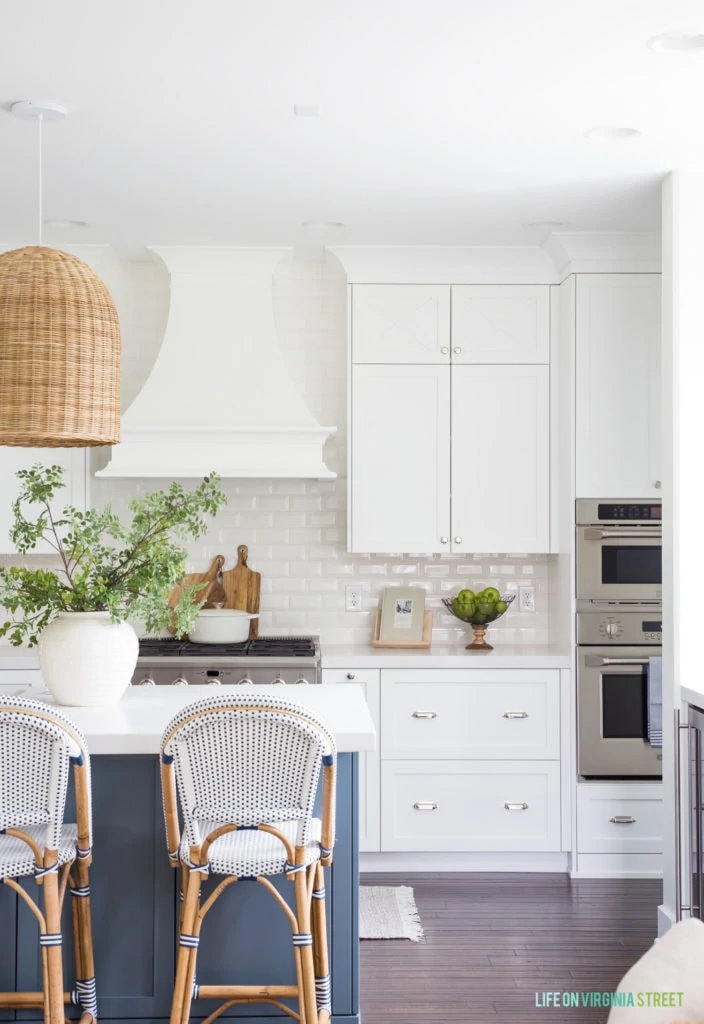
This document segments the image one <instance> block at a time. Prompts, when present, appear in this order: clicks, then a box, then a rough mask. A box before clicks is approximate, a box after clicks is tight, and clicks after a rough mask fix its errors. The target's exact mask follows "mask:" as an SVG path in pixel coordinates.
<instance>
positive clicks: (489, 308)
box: [452, 284, 550, 364]
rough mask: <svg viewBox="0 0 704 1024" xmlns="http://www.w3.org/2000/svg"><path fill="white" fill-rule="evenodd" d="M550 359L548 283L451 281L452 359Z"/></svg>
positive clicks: (500, 361)
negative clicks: (457, 282) (470, 282)
mask: <svg viewBox="0 0 704 1024" xmlns="http://www.w3.org/2000/svg"><path fill="white" fill-rule="evenodd" d="M549 361H550V287H549V286H548V285H530V284H517V285H504V284H500V285H490V284H465V285H453V287H452V362H453V363H492V364H495V363H548V362H549Z"/></svg>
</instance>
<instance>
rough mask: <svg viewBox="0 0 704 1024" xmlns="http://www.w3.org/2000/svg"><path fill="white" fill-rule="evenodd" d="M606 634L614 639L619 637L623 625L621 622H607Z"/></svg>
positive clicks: (605, 624)
mask: <svg viewBox="0 0 704 1024" xmlns="http://www.w3.org/2000/svg"><path fill="white" fill-rule="evenodd" d="M604 632H605V633H606V635H607V636H608V637H610V638H611V639H613V638H614V637H615V636H618V635H619V633H620V632H621V623H620V622H605V623H604Z"/></svg>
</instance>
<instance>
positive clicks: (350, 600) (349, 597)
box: [345, 583, 362, 612]
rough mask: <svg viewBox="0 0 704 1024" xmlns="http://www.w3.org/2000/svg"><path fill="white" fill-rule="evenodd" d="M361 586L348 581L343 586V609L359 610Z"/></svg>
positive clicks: (347, 610) (360, 608)
mask: <svg viewBox="0 0 704 1024" xmlns="http://www.w3.org/2000/svg"><path fill="white" fill-rule="evenodd" d="M361 610H362V587H361V585H360V584H359V583H348V584H347V586H346V587H345V611H346V612H361Z"/></svg>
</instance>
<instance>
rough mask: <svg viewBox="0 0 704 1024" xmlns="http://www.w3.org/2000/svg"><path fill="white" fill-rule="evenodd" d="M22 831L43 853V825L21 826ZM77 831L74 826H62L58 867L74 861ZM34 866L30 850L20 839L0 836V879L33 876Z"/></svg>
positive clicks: (44, 832)
mask: <svg viewBox="0 0 704 1024" xmlns="http://www.w3.org/2000/svg"><path fill="white" fill-rule="evenodd" d="M22 831H23V832H26V834H27V835H28V836H29V837H30V838H31V839H33V840H34V841H35V843H36V844H37V845H38V847H39V849H40V850H41V851H42V853H43V852H44V844H45V842H46V827H45V826H44V825H23V826H22ZM77 838H78V837H77V829H76V826H75V825H63V826H62V828H61V835H60V837H59V846H58V853H59V865H62V864H68V863H69V862H71V861H74V860H75V859H76V842H77ZM35 868H36V864H35V861H34V854H33V853H32V850H31V848H30V847H29V846H28V845H27V843H25V842H24V841H23V840H22V839H15V838H14V836H6V835H0V878H20V877H22V876H24V875H33V874H34V873H35Z"/></svg>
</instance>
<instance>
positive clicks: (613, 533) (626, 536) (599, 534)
mask: <svg viewBox="0 0 704 1024" xmlns="http://www.w3.org/2000/svg"><path fill="white" fill-rule="evenodd" d="M584 536H585V538H586V540H608V539H609V538H610V537H618V538H619V539H623V540H639V539H640V538H642V539H643V540H649V539H653V540H662V530H599V529H597V528H595V527H589V528H588V529H586V530H585V531H584Z"/></svg>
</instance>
